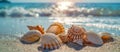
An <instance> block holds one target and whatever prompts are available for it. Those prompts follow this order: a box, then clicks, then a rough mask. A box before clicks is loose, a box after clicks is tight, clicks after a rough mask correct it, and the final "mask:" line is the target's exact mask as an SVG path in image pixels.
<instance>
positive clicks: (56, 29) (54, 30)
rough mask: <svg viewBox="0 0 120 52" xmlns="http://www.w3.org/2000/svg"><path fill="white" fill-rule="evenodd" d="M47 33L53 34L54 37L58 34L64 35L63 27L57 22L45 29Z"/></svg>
mask: <svg viewBox="0 0 120 52" xmlns="http://www.w3.org/2000/svg"><path fill="white" fill-rule="evenodd" d="M46 32H47V33H55V34H56V35H58V34H60V33H64V32H65V30H64V27H63V25H62V24H61V23H59V22H55V23H53V24H51V25H50V27H49V28H48V29H47V31H46Z"/></svg>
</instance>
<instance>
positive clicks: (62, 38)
mask: <svg viewBox="0 0 120 52" xmlns="http://www.w3.org/2000/svg"><path fill="white" fill-rule="evenodd" d="M58 36H59V38H60V39H61V40H62V42H63V43H67V42H68V39H67V35H66V34H64V33H63V34H59V35H58Z"/></svg>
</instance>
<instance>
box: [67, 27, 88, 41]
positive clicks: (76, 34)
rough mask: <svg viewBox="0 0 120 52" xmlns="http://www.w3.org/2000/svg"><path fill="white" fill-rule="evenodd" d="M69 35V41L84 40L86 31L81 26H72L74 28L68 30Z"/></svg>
mask: <svg viewBox="0 0 120 52" xmlns="http://www.w3.org/2000/svg"><path fill="white" fill-rule="evenodd" d="M67 35H68V39H69V41H75V40H79V39H81V40H83V39H84V38H85V36H86V31H85V29H84V28H83V27H81V26H77V25H72V27H71V28H69V29H68V33H67Z"/></svg>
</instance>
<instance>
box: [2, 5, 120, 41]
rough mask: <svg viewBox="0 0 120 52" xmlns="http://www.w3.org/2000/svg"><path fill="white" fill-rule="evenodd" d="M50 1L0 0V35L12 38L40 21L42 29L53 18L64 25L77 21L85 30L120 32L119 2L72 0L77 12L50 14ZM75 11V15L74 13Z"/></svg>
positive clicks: (119, 34) (47, 25)
mask: <svg viewBox="0 0 120 52" xmlns="http://www.w3.org/2000/svg"><path fill="white" fill-rule="evenodd" d="M53 5H54V3H10V4H5V3H0V39H3V40H4V39H14V38H16V37H20V36H22V35H23V34H24V33H26V32H27V31H28V28H27V25H42V26H43V27H44V28H45V30H46V29H47V28H48V27H49V25H50V24H51V23H53V22H60V23H63V25H64V26H65V28H66V29H67V28H69V27H71V25H73V24H74V25H81V26H83V27H84V28H85V29H86V30H87V31H94V32H96V33H99V32H109V33H111V34H112V35H118V36H120V33H119V32H120V22H119V21H120V3H76V4H75V6H76V7H77V8H78V10H79V11H78V13H75V14H72V15H71V16H70V15H66V16H62V15H58V14H57V15H54V13H53V12H51V10H52V11H54V9H51V8H52V6H53ZM76 14H77V15H76Z"/></svg>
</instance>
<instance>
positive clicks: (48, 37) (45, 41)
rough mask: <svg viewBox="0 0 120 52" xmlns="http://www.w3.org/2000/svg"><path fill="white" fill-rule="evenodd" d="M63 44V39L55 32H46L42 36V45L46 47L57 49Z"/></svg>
mask: <svg viewBox="0 0 120 52" xmlns="http://www.w3.org/2000/svg"><path fill="white" fill-rule="evenodd" d="M61 45H62V41H61V40H60V38H59V37H58V36H56V35H55V34H53V33H46V34H44V35H43V36H42V37H41V47H42V48H44V49H57V48H59V47H60V46H61Z"/></svg>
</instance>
